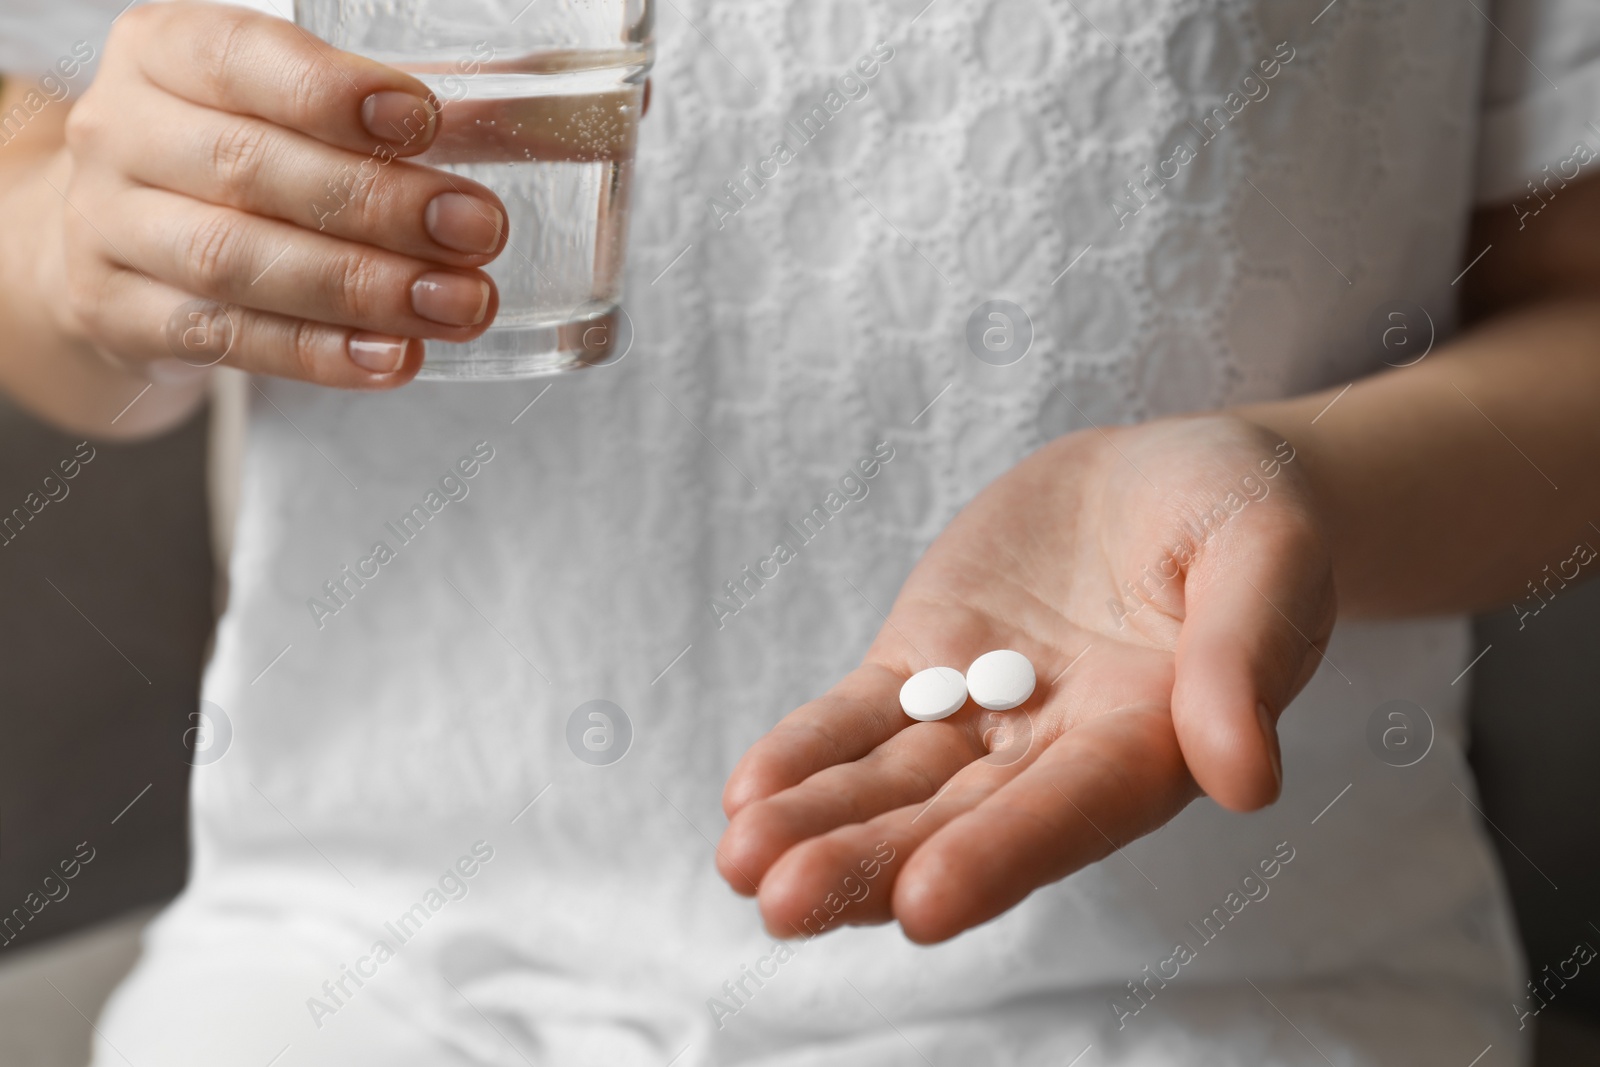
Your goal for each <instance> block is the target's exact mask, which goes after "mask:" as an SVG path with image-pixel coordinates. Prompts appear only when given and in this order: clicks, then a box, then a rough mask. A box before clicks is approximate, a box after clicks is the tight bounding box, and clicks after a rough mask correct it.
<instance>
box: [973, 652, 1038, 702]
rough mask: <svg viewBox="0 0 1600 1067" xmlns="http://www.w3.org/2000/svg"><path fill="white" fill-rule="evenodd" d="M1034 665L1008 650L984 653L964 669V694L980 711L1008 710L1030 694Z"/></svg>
mask: <svg viewBox="0 0 1600 1067" xmlns="http://www.w3.org/2000/svg"><path fill="white" fill-rule="evenodd" d="M1036 683H1037V678H1036V677H1035V676H1034V673H1033V664H1031V663H1029V662H1028V657H1027V656H1024V655H1023V654H1022V653H1021V652H1013V651H1011V650H1010V649H1009V648H1006V649H1001V650H999V651H997V652H985V653H984V654H983V655H981V656H979V657H978V658H977V659H975V660H973V661H972V666H970V667H968V668H967V692H969V693H971V694H972V699H973V701H974V702H976V703H977V705H978V706H979V707H981V708H988V709H989V710H990V711H1010V710H1011V709H1012V708H1014V707H1016V706H1017V705H1019V704H1021V703H1022V702H1023V701H1025V700H1027V699H1028V698H1029V697H1031V696H1032V695H1033V687H1034V685H1035V684H1036Z"/></svg>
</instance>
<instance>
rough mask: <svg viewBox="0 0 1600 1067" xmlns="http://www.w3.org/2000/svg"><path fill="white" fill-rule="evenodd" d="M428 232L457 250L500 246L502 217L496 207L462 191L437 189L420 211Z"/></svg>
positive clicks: (504, 222) (478, 249)
mask: <svg viewBox="0 0 1600 1067" xmlns="http://www.w3.org/2000/svg"><path fill="white" fill-rule="evenodd" d="M423 223H424V224H425V225H426V226H427V228H428V236H429V237H432V238H433V239H434V240H435V241H438V242H439V243H440V244H442V245H444V246H445V247H446V248H453V249H455V250H456V251H457V252H474V253H480V254H481V253H484V252H493V251H494V250H495V249H497V248H499V247H500V234H501V233H502V232H503V231H504V229H505V224H506V217H505V216H504V215H503V214H501V212H500V209H499V208H497V207H495V206H494V205H493V204H491V203H489V202H488V201H487V200H483V199H481V198H479V197H476V196H468V195H466V194H465V193H440V194H439V195H438V196H436V197H434V198H433V199H432V200H430V201H428V208H427V210H426V211H425V212H423Z"/></svg>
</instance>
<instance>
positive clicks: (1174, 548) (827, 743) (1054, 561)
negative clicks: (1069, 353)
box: [717, 417, 1335, 943]
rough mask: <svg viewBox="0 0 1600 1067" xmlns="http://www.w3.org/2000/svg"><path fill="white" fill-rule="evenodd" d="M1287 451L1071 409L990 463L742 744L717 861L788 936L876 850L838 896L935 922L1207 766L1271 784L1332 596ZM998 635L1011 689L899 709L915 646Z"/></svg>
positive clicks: (1134, 827)
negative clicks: (999, 471)
mask: <svg viewBox="0 0 1600 1067" xmlns="http://www.w3.org/2000/svg"><path fill="white" fill-rule="evenodd" d="M1296 458H1297V457H1296V456H1295V452H1294V449H1293V448H1292V446H1290V445H1289V444H1288V443H1287V442H1283V441H1282V440H1281V439H1280V438H1278V437H1277V436H1275V435H1272V434H1269V433H1268V432H1267V431H1266V430H1264V429H1262V428H1261V427H1258V426H1255V425H1253V424H1251V423H1248V422H1245V421H1243V420H1241V419H1236V418H1231V417H1206V418H1195V419H1184V420H1172V421H1165V422H1159V423H1152V424H1148V425H1145V426H1141V427H1134V428H1126V429H1116V430H1109V429H1108V430H1107V431H1105V432H1104V433H1102V432H1100V431H1096V430H1090V431H1085V432H1082V433H1077V434H1073V435H1071V436H1068V437H1064V438H1061V439H1060V440H1057V441H1055V442H1053V443H1051V444H1049V445H1047V446H1045V447H1044V448H1042V449H1040V450H1039V451H1037V452H1035V453H1034V454H1033V455H1031V456H1029V457H1028V458H1027V459H1026V460H1024V461H1023V462H1022V463H1020V464H1018V465H1017V466H1016V467H1015V468H1013V469H1012V470H1011V471H1009V472H1007V473H1006V474H1005V475H1004V476H1003V477H1001V478H999V479H998V480H996V481H995V482H994V483H993V484H992V485H990V486H989V487H988V488H987V489H986V490H984V492H983V493H981V494H980V495H979V496H978V497H977V498H976V499H975V500H974V501H973V502H972V503H971V504H970V505H968V506H967V507H966V508H965V509H964V510H963V511H962V512H961V513H960V514H959V515H958V516H957V517H956V518H955V520H954V521H953V522H952V523H951V524H950V525H949V527H948V528H946V530H945V531H944V532H943V533H942V534H941V535H940V536H939V537H938V539H937V540H935V541H934V543H933V545H932V546H930V548H929V549H928V552H927V554H926V555H925V556H924V557H923V559H922V560H921V562H920V563H918V565H917V567H916V569H915V570H913V572H912V573H911V576H910V577H909V578H908V579H907V580H906V583H905V586H904V588H903V589H902V590H901V593H900V596H899V598H898V599H897V600H896V602H895V605H894V607H893V609H892V611H891V612H890V614H889V617H888V621H887V622H886V623H885V625H884V627H883V629H882V630H881V631H880V632H879V634H878V637H877V639H876V640H875V641H874V642H873V644H872V647H871V648H870V649H869V650H868V652H867V654H866V658H865V659H864V661H863V662H862V664H861V666H860V667H858V668H856V669H855V670H854V671H852V672H851V673H850V674H848V675H847V676H846V677H845V678H844V679H843V680H841V681H840V682H839V684H838V685H836V686H834V688H833V689H832V690H831V691H829V692H828V693H826V694H825V695H823V696H822V697H820V698H819V699H817V700H814V701H812V702H811V703H809V704H806V705H804V706H803V707H801V708H799V709H797V710H796V711H794V712H792V713H791V714H790V715H788V716H787V717H785V718H784V719H783V720H782V721H781V722H779V723H778V724H777V726H775V727H774V728H773V729H772V731H771V732H770V733H768V734H767V735H766V736H765V737H763V738H762V739H761V740H760V741H758V742H756V744H755V745H753V746H752V747H751V748H750V750H749V751H748V752H747V753H746V754H745V755H744V757H743V758H742V759H741V760H740V761H739V764H738V765H737V766H736V767H735V768H734V771H733V774H732V775H731V776H730V778H729V780H728V783H727V787H726V790H725V792H724V795H723V806H724V808H725V810H726V812H727V814H728V816H729V819H730V823H729V825H728V828H727V830H726V832H725V833H724V835H723V838H722V842H721V844H720V846H719V847H718V850H717V855H718V867H719V869H720V870H721V872H722V874H723V876H724V877H725V878H726V879H727V880H728V882H729V883H730V884H731V885H732V886H733V887H734V888H735V889H736V890H738V891H740V892H742V893H746V894H755V895H758V897H759V900H760V906H761V913H762V916H763V918H764V920H765V922H766V925H767V927H768V929H769V930H770V931H771V932H772V933H773V934H774V935H776V936H783V937H793V936H800V935H803V934H805V933H807V932H812V933H814V932H816V931H817V929H818V926H819V922H818V920H817V919H816V918H813V917H814V916H816V915H822V916H831V915H832V914H833V911H834V910H835V909H826V908H823V904H824V901H826V900H828V898H829V896H830V894H832V895H833V899H834V900H837V899H838V898H839V894H840V886H841V885H842V884H845V879H846V878H847V877H849V876H852V875H853V876H855V880H856V882H859V881H860V880H861V877H862V872H863V871H864V870H868V869H870V870H871V872H872V873H873V874H874V875H875V877H874V878H873V879H872V881H871V883H870V886H871V888H870V891H868V892H866V893H864V894H862V895H861V896H860V897H859V898H856V899H855V900H854V902H853V903H851V904H850V905H849V906H848V907H846V908H844V909H843V910H842V911H839V912H838V917H837V919H836V920H834V921H837V922H839V923H845V924H863V923H882V922H887V921H890V920H893V921H896V922H899V923H900V925H901V927H902V928H903V929H904V930H905V932H906V935H907V936H908V937H910V938H911V939H912V940H913V941H917V942H922V943H932V942H937V941H942V940H944V939H946V938H950V937H953V936H955V935H956V934H959V933H961V932H962V931H963V930H966V929H968V928H970V927H973V926H976V925H978V924H980V923H983V922H986V921H987V920H989V919H992V918H994V917H995V916H997V915H999V914H1001V913H1002V912H1004V911H1005V910H1007V909H1008V908H1010V907H1012V906H1013V905H1015V904H1017V903H1018V902H1019V901H1021V900H1022V899H1023V898H1024V897H1026V896H1027V895H1028V894H1029V893H1031V892H1032V891H1033V890H1034V889H1036V888H1038V887H1039V886H1042V885H1046V884H1048V883H1051V882H1054V881H1056V880H1058V879H1061V878H1063V877H1065V876H1067V875H1068V874H1071V873H1072V872H1074V871H1076V870H1078V869H1080V868H1082V867H1084V866H1086V865H1088V864H1090V863H1093V862H1094V861H1096V860H1098V859H1100V858H1102V857H1104V856H1106V855H1107V854H1109V853H1110V852H1112V851H1113V850H1114V848H1116V847H1118V846H1120V845H1122V844H1124V843H1126V842H1128V841H1130V840H1132V839H1134V838H1136V837H1139V836H1141V835H1143V834H1146V833H1149V832H1151V831H1152V830H1154V829H1156V828H1157V827H1159V826H1161V825H1162V824H1163V823H1165V822H1166V821H1167V820H1169V819H1171V818H1172V817H1173V816H1174V815H1176V814H1177V813H1178V812H1179V811H1181V810H1182V809H1183V808H1184V807H1185V806H1186V805H1187V804H1188V803H1189V802H1190V801H1192V800H1194V799H1195V798H1196V797H1197V796H1199V795H1200V794H1201V793H1202V792H1204V793H1206V794H1209V795H1210V796H1211V797H1212V798H1213V799H1215V800H1216V801H1217V802H1218V803H1219V804H1221V805H1222V806H1224V807H1226V808H1229V809H1232V810H1236V811H1249V810H1253V809H1256V808H1259V807H1262V806H1264V805H1266V804H1269V803H1271V802H1272V801H1273V800H1274V799H1276V797H1277V795H1278V792H1279V789H1280V786H1281V782H1282V771H1281V760H1280V756H1279V751H1278V743H1277V737H1276V733H1275V723H1276V718H1277V715H1278V713H1279V712H1281V711H1282V709H1283V708H1284V707H1285V705H1287V704H1288V702H1289V701H1290V699H1292V698H1293V697H1294V695H1295V694H1296V693H1297V692H1298V691H1299V690H1300V689H1301V687H1303V686H1304V685H1305V684H1306V682H1307V681H1308V680H1309V679H1310V677H1311V675H1312V674H1313V673H1314V671H1315V669H1316V667H1317V665H1318V663H1319V662H1320V656H1321V649H1322V647H1323V646H1324V645H1325V644H1326V642H1327V639H1328V636H1329V634H1330V633H1331V632H1332V629H1333V622H1334V614H1335V606H1334V591H1333V577H1332V569H1331V567H1330V563H1329V557H1328V551H1327V548H1326V545H1325V543H1324V541H1323V538H1322V537H1321V535H1320V534H1319V533H1318V526H1317V522H1316V518H1315V501H1314V498H1313V493H1312V490H1311V487H1310V482H1309V480H1308V478H1307V477H1306V470H1305V464H1304V463H1303V462H1300V463H1297V462H1296ZM999 648H1011V649H1016V650H1017V651H1019V652H1021V653H1023V654H1024V655H1026V656H1027V657H1028V658H1029V659H1030V660H1032V662H1033V664H1034V666H1035V668H1036V670H1037V672H1038V676H1039V683H1038V687H1037V688H1036V689H1035V691H1034V694H1033V696H1032V697H1031V698H1029V700H1028V701H1027V702H1026V703H1025V704H1023V705H1022V706H1021V707H1019V708H1017V709H1015V710H1013V711H1009V712H991V711H985V710H984V709H982V708H980V707H978V706H977V705H976V704H974V703H972V702H970V701H969V702H968V703H967V705H966V706H965V707H964V708H963V709H962V710H960V711H958V712H957V713H956V714H955V715H953V716H951V717H950V718H948V719H944V720H942V721H939V722H915V721H913V720H912V719H910V718H908V717H907V716H906V715H904V714H903V713H902V712H901V710H900V706H899V700H898V692H899V688H900V685H901V683H903V682H904V681H905V679H906V678H908V677H910V676H911V675H912V674H914V673H915V672H917V671H919V670H922V669H923V668H925V667H930V666H950V667H956V668H957V669H961V670H965V668H966V667H967V665H968V664H970V663H971V662H972V660H974V659H975V658H977V657H978V656H979V655H981V654H982V653H984V652H988V651H991V650H993V649H999ZM885 844H887V846H888V847H887V848H885V847H884V845H885ZM886 856H892V859H888V860H887V862H883V863H881V864H880V863H879V862H878V861H881V860H883V859H884V858H885V857H886ZM868 864H871V867H870V868H869V867H868V866H867V865H868ZM819 909H822V910H821V911H820V912H819ZM808 919H810V920H811V921H810V922H809V923H808V922H807V920H808ZM821 925H827V924H826V923H824V924H821Z"/></svg>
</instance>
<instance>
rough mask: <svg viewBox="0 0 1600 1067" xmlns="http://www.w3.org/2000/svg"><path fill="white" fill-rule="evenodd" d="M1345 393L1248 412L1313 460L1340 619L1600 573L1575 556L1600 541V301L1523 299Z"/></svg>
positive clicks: (1496, 598) (1486, 601)
mask: <svg viewBox="0 0 1600 1067" xmlns="http://www.w3.org/2000/svg"><path fill="white" fill-rule="evenodd" d="M1340 388H1342V387H1340ZM1340 388H1335V389H1330V390H1328V391H1326V392H1323V393H1317V394H1314V395H1311V396H1305V397H1298V398H1294V399H1291V400H1286V401H1281V402H1273V403H1266V404H1260V405H1252V406H1249V407H1246V408H1243V409H1241V410H1240V411H1239V414H1241V415H1242V416H1244V417H1245V418H1248V419H1250V420H1251V421H1254V422H1257V423H1260V424H1262V425H1264V426H1267V427H1268V428H1269V429H1271V430H1273V431H1274V432H1275V433H1278V434H1281V435H1282V436H1283V437H1284V438H1286V439H1287V440H1289V441H1290V442H1292V443H1293V444H1294V446H1295V448H1296V450H1297V452H1298V453H1299V455H1300V457H1301V458H1302V459H1303V462H1304V470H1305V473H1306V475H1307V477H1309V478H1310V479H1311V481H1312V483H1313V486H1314V489H1315V493H1316V496H1317V498H1318V499H1319V500H1320V501H1321V505H1322V515H1321V521H1322V524H1323V528H1324V529H1325V530H1326V531H1327V533H1328V537H1329V541H1330V549H1331V552H1332V555H1333V560H1334V572H1335V579H1336V584H1337V588H1338V596H1339V604H1340V611H1341V614H1344V615H1350V616H1397V615H1426V614H1438V613H1447V612H1458V611H1477V610H1483V609H1487V608H1492V607H1496V606H1499V605H1502V604H1506V603H1508V602H1510V601H1513V600H1516V599H1518V598H1524V597H1531V596H1532V595H1533V590H1534V589H1537V590H1538V591H1539V593H1540V594H1541V595H1543V596H1545V597H1548V596H1549V595H1550V592H1553V591H1554V590H1557V589H1559V588H1561V585H1562V583H1563V582H1567V583H1570V582H1571V581H1572V580H1574V579H1575V578H1576V579H1580V580H1581V579H1582V578H1586V577H1588V576H1589V574H1590V573H1591V571H1594V570H1596V569H1600V560H1594V552H1593V551H1592V550H1590V549H1588V548H1587V547H1585V548H1583V549H1582V550H1581V551H1578V552H1577V553H1576V555H1575V549H1577V548H1578V546H1580V545H1583V544H1584V543H1585V542H1586V543H1587V544H1588V545H1593V546H1595V548H1596V549H1600V526H1597V525H1593V524H1600V298H1587V299H1586V298H1583V297H1581V296H1568V297H1563V298H1560V299H1552V300H1548V301H1544V302H1535V303H1530V304H1525V305H1522V306H1521V307H1519V308H1517V309H1515V310H1512V311H1508V312H1505V313H1503V314H1500V315H1498V316H1496V317H1494V318H1492V319H1489V320H1488V321H1486V322H1484V323H1483V324H1482V325H1480V326H1478V327H1476V328H1474V329H1472V330H1470V331H1468V332H1467V333H1465V334H1464V335H1462V336H1461V337H1460V338H1459V339H1457V340H1455V341H1453V342H1452V343H1450V344H1449V345H1446V346H1443V347H1441V348H1440V349H1439V350H1437V351H1435V352H1434V353H1433V354H1431V355H1430V356H1428V357H1427V358H1426V359H1424V360H1423V361H1422V362H1421V363H1418V364H1417V365H1415V366H1412V367H1408V368H1405V369H1403V370H1396V371H1392V372H1388V373H1384V374H1381V375H1375V376H1373V377H1371V378H1367V379H1364V380H1362V381H1358V382H1356V383H1355V384H1354V385H1353V386H1351V387H1350V389H1349V391H1348V392H1347V393H1345V394H1344V395H1343V396H1339V393H1340ZM1336 397H1337V398H1338V399H1337V401H1336V402H1335V398H1336ZM1330 403H1331V404H1332V406H1331V407H1329V404H1330ZM1586 560H1594V561H1593V562H1589V563H1588V564H1587V565H1585V563H1584V562H1583V561H1586ZM1547 582H1548V585H1546V583H1547ZM1547 589H1548V590H1549V591H1550V592H1547V591H1546V590H1547Z"/></svg>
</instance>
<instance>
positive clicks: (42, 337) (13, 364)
mask: <svg viewBox="0 0 1600 1067" xmlns="http://www.w3.org/2000/svg"><path fill="white" fill-rule="evenodd" d="M23 95H24V90H23V88H22V87H20V86H19V85H18V84H17V83H16V82H14V81H11V80H9V79H8V80H7V81H6V83H5V88H4V89H3V90H0V114H7V113H10V111H11V108H12V107H13V106H14V105H15V104H16V103H17V102H18V101H19V100H20V99H21V97H22V96H23ZM68 106H69V105H68V104H67V103H66V102H58V103H53V104H50V105H48V106H46V107H45V108H44V109H43V110H42V111H40V112H38V113H37V114H35V115H33V116H32V117H31V119H30V121H29V122H28V123H27V124H26V125H25V126H23V127H22V128H21V129H20V131H18V132H17V133H16V134H15V136H13V137H11V138H10V139H9V140H7V141H6V142H5V143H4V144H3V145H0V219H4V220H5V222H4V225H0V390H3V391H4V392H5V393H6V394H7V395H8V396H10V397H11V398H12V399H13V400H14V401H15V402H16V403H18V404H19V405H21V406H22V407H24V408H26V409H28V410H29V411H30V412H32V413H33V414H35V415H36V416H38V417H40V418H42V419H44V420H45V421H47V422H50V423H53V424H55V425H57V426H60V427H62V428H63V429H66V430H69V431H71V432H73V433H79V434H84V435H87V436H90V437H94V438H100V439H116V438H132V437H141V436H147V435H149V434H152V433H157V432H160V431H161V430H164V429H167V428H169V427H171V426H172V425H174V424H176V423H177V422H179V421H181V420H182V419H183V418H185V417H186V416H187V415H188V414H190V413H191V412H192V411H194V409H195V408H196V406H197V405H198V404H199V403H200V401H201V399H202V398H203V396H204V390H205V381H204V375H201V374H190V375H186V378H187V380H184V381H181V382H156V383H154V384H152V382H151V379H150V378H149V377H147V376H146V375H144V374H141V373H138V372H136V371H134V370H131V369H129V368H126V367H123V366H121V365H119V364H118V363H117V362H116V361H114V360H112V359H110V358H108V357H107V356H105V355H103V354H102V353H100V352H99V351H97V350H96V349H95V348H94V347H93V346H92V345H91V344H89V343H88V342H87V341H86V340H85V339H84V338H83V337H82V336H81V334H78V333H77V331H75V330H74V329H73V327H72V323H71V322H70V321H68V319H67V317H66V316H64V315H63V313H62V312H61V310H60V308H61V302H60V301H59V300H58V299H57V297H58V295H59V294H60V293H61V292H62V290H63V287H64V285H65V269H66V268H65V263H64V262H63V254H62V243H61V241H60V240H59V235H60V233H61V220H62V215H63V213H64V212H69V211H72V210H73V208H72V206H71V205H70V204H69V203H68V202H67V200H66V198H65V197H64V195H63V194H64V191H65V190H66V187H67V186H66V178H67V172H66V167H67V164H66V162H65V159H64V157H63V156H62V155H61V153H60V152H59V151H58V148H59V146H60V143H61V139H62V129H63V125H64V119H65V114H66V111H67V108H68ZM147 386H148V387H149V388H148V389H147V388H146V387H147ZM130 404H131V405H132V406H131V407H130V406H129V405H130Z"/></svg>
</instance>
